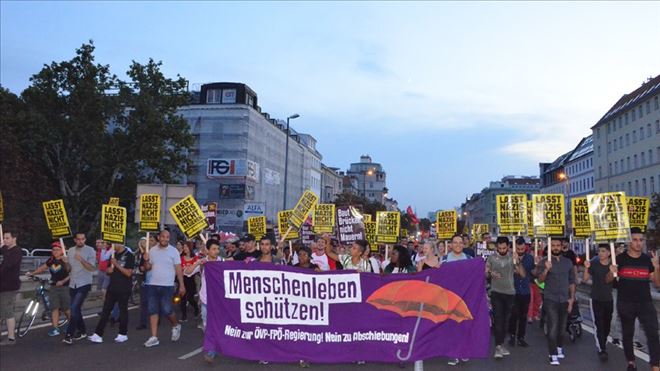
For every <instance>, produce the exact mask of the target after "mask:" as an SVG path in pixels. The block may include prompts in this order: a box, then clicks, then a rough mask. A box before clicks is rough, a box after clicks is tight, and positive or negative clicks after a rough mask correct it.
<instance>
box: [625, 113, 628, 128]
mask: <svg viewBox="0 0 660 371" xmlns="http://www.w3.org/2000/svg"><path fill="white" fill-rule="evenodd" d="M625 117H626V125H628V112H626V115H625Z"/></svg>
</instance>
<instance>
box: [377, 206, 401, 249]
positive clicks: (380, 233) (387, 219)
mask: <svg viewBox="0 0 660 371" xmlns="http://www.w3.org/2000/svg"><path fill="white" fill-rule="evenodd" d="M400 221H401V214H399V213H398V212H396V211H378V212H376V241H377V242H379V243H396V242H397V241H398V240H399V233H400V232H399V228H400V226H401V225H400Z"/></svg>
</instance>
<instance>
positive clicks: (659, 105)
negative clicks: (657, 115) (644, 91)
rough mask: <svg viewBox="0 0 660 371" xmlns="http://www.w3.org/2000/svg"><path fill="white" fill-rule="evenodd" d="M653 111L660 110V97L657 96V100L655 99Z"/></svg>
mask: <svg viewBox="0 0 660 371" xmlns="http://www.w3.org/2000/svg"><path fill="white" fill-rule="evenodd" d="M653 109H654V110H658V109H660V102H658V96H657V95H656V96H655V98H653Z"/></svg>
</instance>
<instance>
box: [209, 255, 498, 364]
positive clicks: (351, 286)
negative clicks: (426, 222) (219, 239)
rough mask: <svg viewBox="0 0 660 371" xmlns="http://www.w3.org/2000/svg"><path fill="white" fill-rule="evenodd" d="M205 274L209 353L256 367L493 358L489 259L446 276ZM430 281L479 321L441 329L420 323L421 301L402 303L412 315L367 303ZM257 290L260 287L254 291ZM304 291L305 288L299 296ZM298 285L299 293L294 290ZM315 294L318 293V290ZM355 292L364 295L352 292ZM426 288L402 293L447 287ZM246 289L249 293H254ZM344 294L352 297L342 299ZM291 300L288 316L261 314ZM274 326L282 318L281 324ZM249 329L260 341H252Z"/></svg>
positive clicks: (269, 271) (279, 270)
mask: <svg viewBox="0 0 660 371" xmlns="http://www.w3.org/2000/svg"><path fill="white" fill-rule="evenodd" d="M205 274H206V283H207V285H208V286H207V290H208V320H207V326H206V334H205V339H204V349H205V350H207V351H216V352H219V353H222V354H224V355H227V356H231V357H236V358H242V359H248V360H265V361H271V362H297V361H299V360H306V361H311V362H316V363H338V362H353V361H359V360H361V361H369V362H399V361H415V360H423V359H429V358H434V357H441V356H444V357H450V358H484V357H487V356H488V347H489V338H490V328H489V314H488V307H487V304H486V291H485V287H484V262H483V260H482V259H471V260H466V261H458V262H452V263H445V264H443V265H442V266H441V267H440V268H439V269H427V270H425V271H423V272H420V273H415V274H392V275H388V276H380V275H376V274H371V273H360V274H358V273H356V272H355V271H332V272H314V271H311V270H308V269H307V270H306V269H298V268H294V267H288V266H281V265H273V264H266V263H258V262H252V263H249V264H246V263H244V262H209V263H208V264H207V265H206V268H205ZM230 277H231V279H230ZM225 278H226V282H225ZM268 280H269V282H268V283H269V285H268V286H269V287H270V288H271V289H274V288H276V287H279V288H280V289H281V290H284V289H287V288H288V290H289V292H288V293H287V294H290V295H283V294H282V293H281V292H280V294H277V295H276V294H264V292H267V291H268V290H267V288H266V286H267V284H266V283H267V281H268ZM426 280H428V284H432V285H438V286H440V287H442V288H444V289H445V290H450V291H451V292H453V293H455V294H456V295H458V296H459V297H460V299H462V300H463V301H464V303H465V304H466V305H467V308H468V309H469V312H470V314H471V316H472V319H465V320H462V321H461V322H460V323H459V322H457V321H455V320H453V319H447V320H444V321H441V322H438V323H435V322H434V321H432V320H430V319H427V318H422V317H420V318H419V320H418V316H417V314H418V313H420V312H419V305H418V304H417V303H414V304H413V305H411V306H409V307H406V306H405V304H399V305H400V307H401V308H406V309H407V310H408V314H409V315H410V316H409V317H402V316H401V315H400V314H399V313H395V312H394V311H392V310H390V309H389V308H388V309H378V308H376V306H375V305H373V304H371V303H368V302H367V299H368V298H369V297H370V296H371V295H372V294H373V293H374V292H375V291H376V290H378V289H380V288H383V287H384V286H385V285H390V284H391V285H390V286H387V287H385V288H383V289H382V290H380V291H379V292H378V293H382V292H383V291H391V290H389V289H390V288H392V287H394V286H399V285H405V286H408V288H409V287H410V285H412V286H415V287H418V288H419V287H420V286H419V285H428V284H425V283H424V281H426ZM294 281H295V282H297V283H294ZM399 281H421V282H399ZM258 283H259V284H260V285H261V287H260V288H261V290H260V291H258V292H259V294H255V292H256V291H255V290H254V289H255V288H256V287H257V286H258ZM305 284H307V286H306V288H307V291H305V292H303V291H300V290H302V287H303V285H305ZM294 287H298V288H299V289H300V290H298V291H295V289H294ZM333 287H334V288H333ZM283 288H284V289H283ZM310 288H316V291H313V290H310ZM356 288H357V289H358V291H359V294H356V295H353V294H354V291H356V290H355V289H356ZM424 288H425V290H421V291H423V292H421V293H420V294H419V295H418V294H417V292H419V291H420V290H418V291H408V292H405V291H406V289H404V288H402V289H401V290H400V293H401V294H403V295H404V296H408V297H415V298H421V297H424V296H426V297H429V295H428V293H429V292H436V291H438V290H440V288H438V287H437V286H424ZM331 290H334V296H335V299H333V300H329V299H328V297H329V295H331V294H330V291H331ZM440 291H441V290H440ZM226 292H227V295H225V293H226ZM248 292H250V293H251V294H250V295H248V294H247V293H248ZM294 293H296V294H298V295H294ZM324 293H325V294H324ZM410 294H412V295H410ZM324 295H325V296H324ZM341 295H343V296H344V298H340V296H341ZM358 296H361V298H358ZM264 297H266V299H264ZM323 298H324V299H323ZM285 299H286V300H289V302H288V303H287V306H286V308H288V310H289V313H288V314H286V315H284V316H282V315H278V313H275V315H273V316H267V315H264V314H263V313H262V312H259V310H260V309H264V308H266V307H269V306H270V304H266V303H284V302H285ZM415 300H419V299H415ZM425 300H433V301H434V302H433V303H428V304H424V305H425V307H426V308H427V309H428V308H432V309H433V304H434V303H435V304H437V303H438V301H437V300H436V299H425ZM336 301H349V302H346V303H337V302H336ZM350 301H358V302H350ZM242 302H243V303H242ZM293 302H295V304H292V303H293ZM329 302H330V303H329ZM324 303H328V304H327V305H324ZM397 303H400V301H397ZM440 305H441V306H442V305H443V304H442V303H441V304H440ZM273 307H274V306H273ZM242 308H243V309H242ZM436 310H437V307H436ZM436 314H437V312H436ZM284 317H286V318H288V319H286V318H284ZM265 318H266V319H265ZM299 318H304V320H301V319H299ZM273 321H275V322H277V321H280V324H277V323H272V322H273ZM312 321H316V322H317V323H320V322H324V321H325V322H326V323H327V324H322V323H321V324H310V323H311V322H312ZM418 321H419V323H418ZM257 322H261V323H257ZM264 322H271V323H264ZM282 322H288V324H282ZM417 323H418V326H417V331H416V333H415V328H416V325H417ZM250 332H252V336H250V338H249V339H247V337H248V336H247V334H249V333H250ZM344 334H346V335H344ZM356 334H357V335H356ZM337 335H339V336H337ZM413 335H414V336H413ZM296 337H298V339H297V340H296ZM301 337H304V338H303V339H300V338H301ZM310 340H311V341H310ZM411 345H412V351H410V347H411ZM409 352H410V353H409Z"/></svg>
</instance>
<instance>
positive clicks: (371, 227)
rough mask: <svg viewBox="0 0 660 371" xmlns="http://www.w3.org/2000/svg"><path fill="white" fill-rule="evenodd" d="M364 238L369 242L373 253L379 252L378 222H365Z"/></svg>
mask: <svg viewBox="0 0 660 371" xmlns="http://www.w3.org/2000/svg"><path fill="white" fill-rule="evenodd" d="M364 238H365V239H366V240H367V242H369V247H370V250H371V251H374V252H376V251H378V243H377V242H376V222H364Z"/></svg>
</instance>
